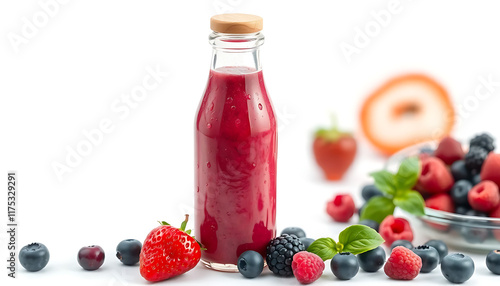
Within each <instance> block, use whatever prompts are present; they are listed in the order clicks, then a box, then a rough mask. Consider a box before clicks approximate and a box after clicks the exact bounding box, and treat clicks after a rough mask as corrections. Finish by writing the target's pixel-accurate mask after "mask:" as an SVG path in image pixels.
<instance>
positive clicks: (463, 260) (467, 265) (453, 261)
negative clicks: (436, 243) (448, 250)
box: [441, 253, 474, 283]
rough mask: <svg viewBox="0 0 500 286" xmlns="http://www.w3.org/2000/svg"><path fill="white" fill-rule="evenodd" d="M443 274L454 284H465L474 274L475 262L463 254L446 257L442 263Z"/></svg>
mask: <svg viewBox="0 0 500 286" xmlns="http://www.w3.org/2000/svg"><path fill="white" fill-rule="evenodd" d="M441 272H442V273H443V275H444V277H445V278H446V279H448V281H450V282H452V283H463V282H465V281H467V280H469V278H471V276H472V274H474V261H472V259H471V258H470V257H469V256H466V255H463V254H461V253H453V254H449V255H446V256H445V257H444V258H443V261H441Z"/></svg>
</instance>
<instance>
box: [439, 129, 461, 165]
mask: <svg viewBox="0 0 500 286" xmlns="http://www.w3.org/2000/svg"><path fill="white" fill-rule="evenodd" d="M434 156H436V157H437V158H439V159H441V160H443V162H444V163H445V164H447V165H451V164H453V162H455V161H458V160H462V159H463V158H464V156H465V153H464V150H463V149H462V144H460V142H458V141H457V140H455V139H453V138H451V137H449V136H446V137H444V138H443V139H442V140H441V142H439V145H438V147H437V149H436V151H434Z"/></svg>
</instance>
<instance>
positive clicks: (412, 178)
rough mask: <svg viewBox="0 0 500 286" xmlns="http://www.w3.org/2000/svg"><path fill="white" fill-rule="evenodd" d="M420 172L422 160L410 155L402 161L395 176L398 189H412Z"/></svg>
mask: <svg viewBox="0 0 500 286" xmlns="http://www.w3.org/2000/svg"><path fill="white" fill-rule="evenodd" d="M419 174H420V161H419V160H418V158H417V157H409V158H406V159H404V160H403V162H401V165H400V166H399V170H398V172H397V173H396V176H395V182H396V187H397V189H398V190H411V189H412V188H413V187H414V186H415V184H416V183H417V180H418V176H419Z"/></svg>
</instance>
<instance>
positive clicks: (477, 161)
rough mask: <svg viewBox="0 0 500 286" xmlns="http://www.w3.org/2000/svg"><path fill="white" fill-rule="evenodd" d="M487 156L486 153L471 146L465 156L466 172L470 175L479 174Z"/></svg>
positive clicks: (479, 148)
mask: <svg viewBox="0 0 500 286" xmlns="http://www.w3.org/2000/svg"><path fill="white" fill-rule="evenodd" d="M487 156H488V151H486V150H484V149H483V148H481V147H478V146H472V147H470V149H469V152H468V153H467V154H465V159H464V160H465V167H467V170H469V172H471V173H472V174H479V172H481V167H482V166H483V162H484V160H485V159H486V157H487Z"/></svg>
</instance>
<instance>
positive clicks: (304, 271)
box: [292, 251, 325, 284]
mask: <svg viewBox="0 0 500 286" xmlns="http://www.w3.org/2000/svg"><path fill="white" fill-rule="evenodd" d="M292 270H293V275H294V276H295V278H297V280H298V281H299V282H300V283H302V284H310V283H313V282H314V281H316V280H318V278H319V277H321V274H323V270H325V263H324V262H323V260H322V259H321V258H320V257H319V256H318V255H316V254H314V253H311V252H307V251H301V252H298V253H296V254H295V255H294V256H293V261H292Z"/></svg>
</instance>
